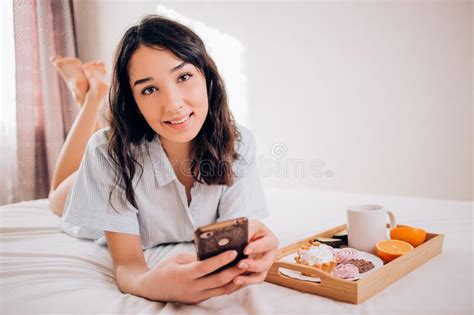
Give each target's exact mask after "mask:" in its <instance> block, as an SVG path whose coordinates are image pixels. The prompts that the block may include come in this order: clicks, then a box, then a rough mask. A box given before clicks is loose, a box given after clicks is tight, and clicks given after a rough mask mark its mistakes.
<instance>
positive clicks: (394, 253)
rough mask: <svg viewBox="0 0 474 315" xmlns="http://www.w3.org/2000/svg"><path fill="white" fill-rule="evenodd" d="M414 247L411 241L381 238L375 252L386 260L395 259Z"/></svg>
mask: <svg viewBox="0 0 474 315" xmlns="http://www.w3.org/2000/svg"><path fill="white" fill-rule="evenodd" d="M413 249H414V248H413V246H412V245H411V244H410V243H407V242H404V241H399V240H381V241H378V242H377V244H376V245H375V253H376V254H377V256H379V257H380V258H382V259H383V260H385V261H386V262H389V261H391V260H394V259H395V258H397V257H400V256H401V255H403V254H406V253H408V252H409V251H412V250H413Z"/></svg>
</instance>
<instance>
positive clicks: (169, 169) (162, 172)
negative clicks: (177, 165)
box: [147, 134, 177, 187]
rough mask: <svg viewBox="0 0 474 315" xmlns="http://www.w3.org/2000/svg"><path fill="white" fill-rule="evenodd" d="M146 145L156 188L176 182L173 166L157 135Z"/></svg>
mask: <svg viewBox="0 0 474 315" xmlns="http://www.w3.org/2000/svg"><path fill="white" fill-rule="evenodd" d="M147 145H148V152H149V154H150V159H151V163H152V165H153V171H154V172H155V177H156V178H157V180H158V186H160V187H163V186H165V185H168V184H169V183H170V182H172V181H173V180H177V178H176V174H175V172H174V169H173V166H172V165H171V162H170V160H169V159H168V156H167V155H166V152H165V150H164V149H163V146H162V144H161V141H160V137H159V136H158V134H156V135H155V137H154V138H153V140H151V141H150V142H147Z"/></svg>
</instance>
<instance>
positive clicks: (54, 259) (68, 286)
mask: <svg viewBox="0 0 474 315" xmlns="http://www.w3.org/2000/svg"><path fill="white" fill-rule="evenodd" d="M265 193H266V197H267V201H268V205H269V209H270V217H268V218H266V219H264V220H263V222H264V223H265V224H266V225H267V226H269V227H270V228H271V229H272V230H273V231H274V233H275V234H276V235H277V237H278V238H279V241H280V246H284V245H286V244H290V243H292V242H295V241H297V240H300V239H303V238H305V237H308V236H310V235H312V234H315V233H317V232H319V231H322V230H325V229H327V228H331V227H334V226H336V225H340V224H342V223H344V222H345V215H346V212H345V209H346V208H347V206H349V205H354V204H363V203H377V204H382V205H384V206H385V207H386V208H387V209H389V210H391V211H393V212H395V214H396V216H397V221H398V222H399V223H401V224H409V225H414V226H419V227H423V228H425V229H426V230H428V231H431V232H435V233H442V234H445V243H444V247H443V252H442V254H441V255H439V256H437V257H435V258H433V259H432V260H430V261H429V262H427V263H426V264H424V265H422V266H421V267H419V268H417V269H416V270H415V271H413V272H411V273H409V274H408V275H406V276H405V277H403V278H402V279H400V280H399V281H397V282H395V283H394V284H392V285H391V286H389V287H388V288H386V289H385V290H383V291H382V292H380V293H378V294H376V295H375V296H373V297H372V298H370V299H369V300H367V301H365V302H364V303H362V304H360V305H352V304H347V303H343V302H337V301H334V300H331V299H328V298H324V297H320V296H316V295H312V294H307V293H302V292H299V291H296V290H292V289H288V288H285V287H281V286H277V285H274V284H271V283H267V282H263V283H260V284H257V285H251V286H248V287H245V288H244V289H242V290H239V291H237V292H234V293H233V294H230V295H225V296H220V297H216V298H212V299H209V300H207V301H205V302H203V303H201V304H199V305H185V304H180V303H162V302H156V301H150V300H147V299H144V298H140V297H137V296H133V295H130V294H123V293H121V292H120V291H119V290H118V288H117V285H116V283H115V277H114V270H113V265H112V260H111V257H110V255H109V252H108V250H107V247H106V246H101V245H97V244H95V243H93V242H92V241H89V240H84V239H76V238H73V237H70V236H69V235H67V234H65V233H64V232H62V231H61V230H60V229H59V228H58V223H59V218H58V217H57V216H56V215H54V214H53V213H52V211H51V210H50V209H49V208H48V201H47V200H46V199H40V200H32V201H27V202H21V203H16V204H10V205H5V206H2V207H0V215H1V224H0V246H1V247H0V313H1V314H45V313H48V314H52V313H58V314H68V313H80V314H138V313H139V314H177V313H179V314H315V313H318V314H443V315H444V314H471V313H472V311H473V304H472V300H473V292H472V283H473V281H472V280H473V273H472V266H473V265H472V263H473V262H472V248H473V244H472V236H473V234H472V232H473V229H472V223H473V222H472V217H473V203H472V202H463V201H450V200H434V199H422V198H411V197H401V196H384V195H366V194H349V193H337V192H324V191H314V190H282V189H276V188H266V191H265ZM182 251H187V252H194V246H193V244H192V243H182V244H169V245H163V246H158V247H154V248H151V249H148V250H146V251H144V255H145V259H146V261H147V264H148V266H149V267H152V266H153V265H155V264H156V263H157V262H158V261H160V260H162V259H164V258H167V257H170V256H172V255H175V254H176V253H178V252H182Z"/></svg>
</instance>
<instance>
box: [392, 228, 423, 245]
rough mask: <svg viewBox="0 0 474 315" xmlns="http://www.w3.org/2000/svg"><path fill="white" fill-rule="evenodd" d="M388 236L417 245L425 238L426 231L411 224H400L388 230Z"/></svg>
mask: <svg viewBox="0 0 474 315" xmlns="http://www.w3.org/2000/svg"><path fill="white" fill-rule="evenodd" d="M390 237H391V238H392V240H399V241H405V242H407V243H410V244H411V245H413V246H415V247H417V246H418V245H420V244H422V243H423V242H424V241H425V240H426V231H425V230H423V229H419V228H416V227H412V226H400V227H396V228H393V229H391V230H390Z"/></svg>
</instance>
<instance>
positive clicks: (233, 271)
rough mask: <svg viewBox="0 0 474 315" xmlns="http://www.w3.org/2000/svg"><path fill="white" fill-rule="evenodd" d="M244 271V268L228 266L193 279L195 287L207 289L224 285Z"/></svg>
mask: <svg viewBox="0 0 474 315" xmlns="http://www.w3.org/2000/svg"><path fill="white" fill-rule="evenodd" d="M244 272H245V270H243V269H240V268H238V267H235V266H234V267H229V268H227V269H224V270H222V271H221V272H219V273H215V274H212V275H208V276H205V277H202V278H199V279H196V280H195V281H194V283H195V285H196V287H197V288H199V289H200V290H208V289H213V288H217V287H221V286H224V285H226V284H228V283H232V280H233V279H234V278H235V277H237V276H238V275H241V274H243V273H244Z"/></svg>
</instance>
